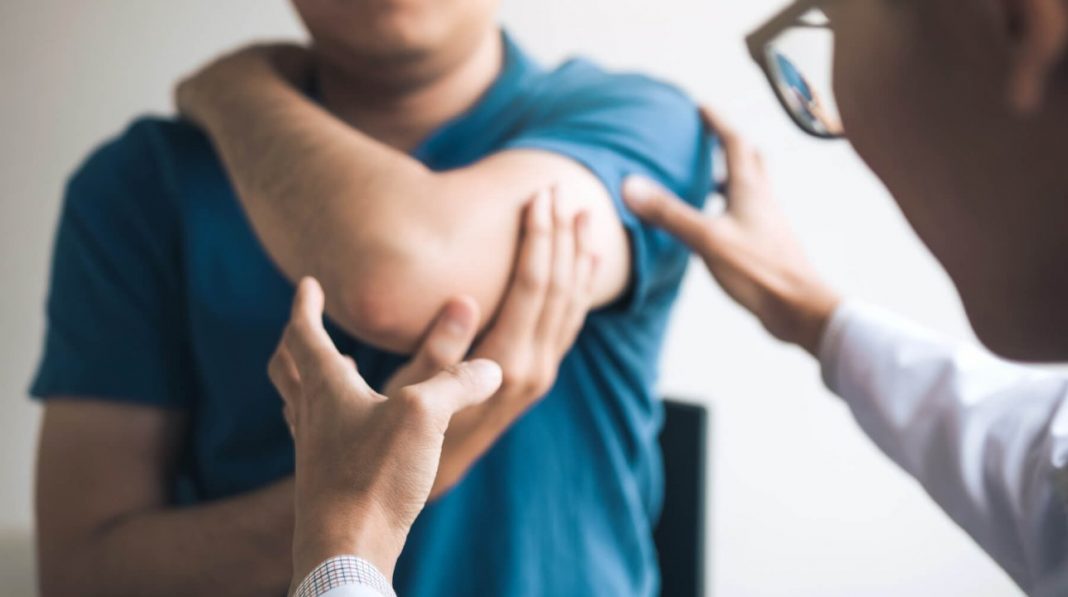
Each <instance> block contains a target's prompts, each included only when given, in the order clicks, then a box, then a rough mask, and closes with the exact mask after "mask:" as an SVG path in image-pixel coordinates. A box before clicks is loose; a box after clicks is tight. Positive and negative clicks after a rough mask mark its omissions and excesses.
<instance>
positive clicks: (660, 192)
mask: <svg viewBox="0 0 1068 597" xmlns="http://www.w3.org/2000/svg"><path fill="white" fill-rule="evenodd" d="M623 199H624V200H625V201H626V203H627V206H628V207H630V209H631V211H633V212H634V213H635V214H636V215H637V216H638V217H639V218H641V219H642V220H644V221H645V222H647V223H649V224H651V225H653V226H656V227H658V228H663V229H664V230H666V231H667V232H669V233H671V234H672V235H673V236H675V237H677V238H678V239H679V240H681V241H682V242H683V243H684V244H685V245H687V246H688V247H690V249H692V250H693V251H694V252H696V253H698V254H699V255H701V256H703V257H705V258H706V259H708V258H710V256H711V254H714V253H715V252H716V250H717V249H718V246H717V245H718V243H719V239H718V237H717V236H718V233H719V232H720V230H721V229H722V228H723V221H724V220H725V219H726V218H727V217H728V216H719V217H715V218H713V217H710V216H708V215H706V214H704V213H702V212H701V211H700V210H698V209H696V208H694V207H693V206H692V205H690V204H688V203H686V202H685V201H683V200H682V199H679V198H678V197H676V196H675V195H674V194H673V193H671V191H669V190H667V189H665V188H664V187H662V186H660V185H659V184H657V183H656V182H653V181H652V180H649V179H648V178H644V177H639V176H632V177H630V178H628V179H627V180H626V181H625V182H624V183H623ZM717 222H718V223H717Z"/></svg>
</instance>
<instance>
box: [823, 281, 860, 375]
mask: <svg viewBox="0 0 1068 597" xmlns="http://www.w3.org/2000/svg"><path fill="white" fill-rule="evenodd" d="M861 309H862V308H861V306H860V304H859V303H857V302H854V301H849V300H847V301H842V304H840V305H838V308H837V309H835V311H834V313H833V314H832V315H831V319H830V321H829V322H828V323H827V329H825V330H824V331H823V337H822V338H821V339H820V345H819V351H818V352H817V356H818V357H819V360H820V370H821V371H822V375H823V383H825V384H826V385H827V387H828V388H830V389H831V391H835V389H836V387H837V385H838V369H839V362H841V354H842V348H843V347H842V345H843V344H845V338H846V329H847V328H848V327H849V323H850V322H851V321H852V320H853V319H855V318H856V317H857V316H858V315H859V312H860V311H861Z"/></svg>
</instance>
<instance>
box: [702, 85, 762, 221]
mask: <svg viewBox="0 0 1068 597" xmlns="http://www.w3.org/2000/svg"><path fill="white" fill-rule="evenodd" d="M701 115H702V120H704V122H705V126H706V127H708V130H709V131H710V132H713V133H716V136H717V137H719V139H720V143H721V144H722V145H723V155H724V157H725V158H726V169H727V174H726V179H725V180H724V185H723V186H724V194H725V197H726V200H727V213H728V214H731V213H736V211H739V210H744V209H747V208H748V207H749V205H750V204H753V203H754V202H759V201H760V200H761V199H764V198H766V197H767V194H768V193H763V192H753V191H752V189H753V188H754V187H758V188H759V187H764V186H766V185H767V177H768V174H767V167H766V166H765V161H764V155H763V154H761V153H760V152H759V151H758V150H757V148H756V147H754V146H753V145H752V144H751V143H750V142H749V140H747V139H745V138H744V137H743V136H741V135H740V133H739V132H738V131H737V129H735V128H734V126H733V125H731V124H729V123H727V122H726V121H725V120H724V119H723V117H721V116H720V115H719V114H718V113H716V112H714V111H713V110H712V109H711V108H709V107H707V106H704V107H702V108H701Z"/></svg>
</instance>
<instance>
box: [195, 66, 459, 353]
mask: <svg viewBox="0 0 1068 597" xmlns="http://www.w3.org/2000/svg"><path fill="white" fill-rule="evenodd" d="M249 71H250V72H245V73H244V74H240V75H238V74H237V73H235V76H239V77H241V78H239V79H237V80H233V81H230V82H228V83H226V84H221V85H217V86H213V87H211V88H210V89H207V90H203V91H202V93H201V94H200V97H198V98H197V99H196V100H195V105H196V108H197V110H196V118H197V120H198V121H199V123H200V124H201V125H202V126H203V127H204V128H205V129H206V131H207V132H208V134H209V135H210V137H211V139H212V141H213V142H214V144H215V146H216V148H217V149H218V151H219V154H220V155H221V157H222V159H223V162H224V163H225V165H226V168H227V171H228V172H229V174H230V176H231V179H232V181H233V184H234V186H235V189H236V191H237V194H238V197H239V198H240V200H241V203H242V205H243V206H244V208H245V210H246V212H247V214H248V216H249V218H250V220H251V223H252V225H253V227H254V228H255V230H256V233H257V234H258V236H259V237H260V240H261V241H262V242H263V244H264V245H265V247H266V249H267V250H268V252H269V253H270V255H271V257H272V258H273V259H274V260H275V261H276V263H277V264H278V266H279V267H280V268H281V270H282V271H283V272H284V273H285V274H286V276H287V277H288V278H290V279H291V280H297V279H299V278H300V277H301V276H305V275H312V276H315V277H316V278H318V279H319V280H320V281H321V282H322V284H323V286H324V289H325V291H326V296H327V297H328V302H330V303H331V304H329V305H328V311H330V313H331V315H332V316H334V318H335V319H338V320H339V321H340V322H341V323H342V324H344V325H345V326H346V327H349V328H352V329H350V331H353V332H356V333H360V332H364V333H365V334H366V333H368V332H370V331H371V330H369V329H368V328H369V327H371V326H368V325H366V323H368V322H361V321H358V319H359V313H358V311H359V308H358V305H355V304H352V303H356V302H359V301H358V300H357V299H358V297H352V296H350V295H351V292H350V286H349V284H348V281H350V280H372V279H374V278H375V277H376V274H377V272H376V269H377V270H378V271H385V270H390V269H397V268H401V267H403V263H404V262H405V261H406V260H407V259H409V258H410V257H412V256H413V255H415V254H417V253H418V251H419V249H418V247H414V246H410V245H408V244H407V243H402V242H399V241H400V239H406V240H407V239H417V240H416V242H418V243H428V244H429V243H433V242H435V241H436V240H439V239H438V238H437V237H436V233H435V231H434V230H433V229H432V228H431V229H427V228H424V227H422V226H421V222H420V213H419V211H418V210H417V209H415V208H413V204H414V203H415V201H416V200H421V199H423V198H425V197H429V196H430V194H431V191H432V189H433V187H432V185H433V179H434V175H433V174H432V173H431V172H430V171H429V170H427V169H426V168H425V167H424V166H423V165H422V164H420V163H419V162H418V161H416V160H414V159H412V158H410V157H408V156H406V155H404V154H402V153H400V152H399V151H396V150H394V149H392V148H390V147H387V146H386V145H383V144H381V143H378V142H377V141H374V140H373V139H371V138H369V137H367V136H366V135H363V134H362V133H360V132H359V131H356V130H354V129H352V128H350V127H349V126H348V125H346V124H345V123H343V122H342V121H340V120H338V119H337V118H335V117H334V116H332V115H331V114H329V113H328V112H326V111H325V110H322V109H320V108H319V107H318V106H316V105H314V104H312V103H310V102H308V101H306V100H305V99H304V98H303V97H302V96H301V95H300V93H299V92H298V91H296V90H295V89H293V88H291V87H290V86H289V85H288V84H286V83H285V82H284V81H282V80H281V79H279V78H277V77H276V76H275V75H274V74H273V73H272V72H271V71H269V70H266V69H265V70H264V71H263V72H260V71H257V70H256V69H249ZM341 301H351V303H348V304H344V305H342V304H338V303H339V302H341Z"/></svg>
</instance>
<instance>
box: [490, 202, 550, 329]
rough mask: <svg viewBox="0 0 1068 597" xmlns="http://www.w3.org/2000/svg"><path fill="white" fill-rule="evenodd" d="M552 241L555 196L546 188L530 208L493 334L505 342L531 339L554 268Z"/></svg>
mask: <svg viewBox="0 0 1068 597" xmlns="http://www.w3.org/2000/svg"><path fill="white" fill-rule="evenodd" d="M552 243H553V223H552V196H551V195H550V194H549V192H547V191H543V192H540V193H538V195H537V196H536V197H535V198H534V200H533V201H532V202H531V204H530V205H529V206H528V207H527V211H526V215H525V218H524V225H523V236H522V244H521V246H520V249H519V257H518V260H517V261H516V268H515V273H514V275H513V277H512V282H511V285H510V286H509V288H508V291H507V292H506V293H505V297H504V302H503V304H502V305H501V311H500V314H499V315H498V316H497V321H496V323H495V324H494V325H493V328H492V330H491V331H490V334H489V336H490V337H494V338H499V339H500V341H502V342H524V341H527V340H528V339H529V338H530V336H531V334H532V333H533V331H534V329H535V328H536V326H537V323H538V320H539V319H540V318H541V310H542V305H543V304H544V302H545V289H546V287H547V286H548V284H549V275H550V274H551V269H552V253H553V246H552Z"/></svg>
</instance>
